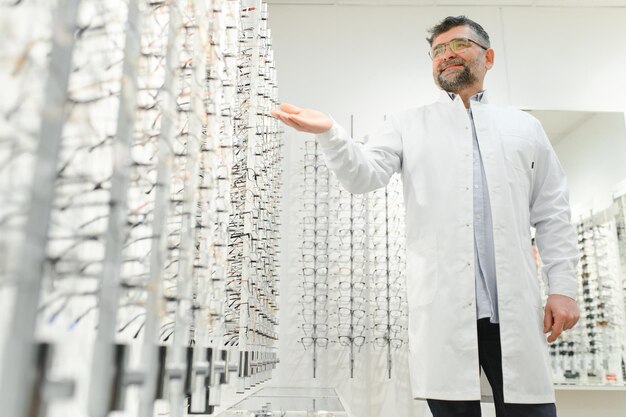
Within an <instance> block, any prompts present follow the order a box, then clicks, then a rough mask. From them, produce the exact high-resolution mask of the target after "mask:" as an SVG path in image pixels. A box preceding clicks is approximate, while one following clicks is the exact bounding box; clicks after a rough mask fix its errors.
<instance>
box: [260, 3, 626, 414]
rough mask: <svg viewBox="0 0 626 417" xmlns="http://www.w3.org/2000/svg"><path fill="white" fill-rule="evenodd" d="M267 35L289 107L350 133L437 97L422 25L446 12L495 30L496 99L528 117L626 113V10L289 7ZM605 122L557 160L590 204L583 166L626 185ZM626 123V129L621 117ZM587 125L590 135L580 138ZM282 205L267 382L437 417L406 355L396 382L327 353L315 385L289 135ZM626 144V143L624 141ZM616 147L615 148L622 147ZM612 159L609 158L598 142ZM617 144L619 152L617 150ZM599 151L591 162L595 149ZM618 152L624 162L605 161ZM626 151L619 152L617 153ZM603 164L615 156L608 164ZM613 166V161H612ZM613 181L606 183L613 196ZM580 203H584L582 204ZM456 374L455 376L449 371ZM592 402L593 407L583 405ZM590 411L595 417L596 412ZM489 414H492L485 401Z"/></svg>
mask: <svg viewBox="0 0 626 417" xmlns="http://www.w3.org/2000/svg"><path fill="white" fill-rule="evenodd" d="M269 11H270V27H272V38H273V39H274V49H275V57H276V62H277V68H278V69H279V72H278V76H279V83H280V96H281V100H282V101H284V102H291V103H294V104H296V105H299V106H305V107H311V108H316V109H319V110H322V111H324V112H327V113H329V114H331V115H332V116H333V118H334V119H335V120H336V121H337V122H338V123H340V124H342V125H344V126H345V127H346V128H348V127H349V121H350V115H354V133H355V136H356V137H362V136H364V135H365V134H367V133H370V132H373V131H375V129H376V128H377V126H378V125H379V124H380V123H381V122H382V120H383V118H384V116H385V115H386V114H389V113H392V112H394V111H398V110H401V109H404V108H407V107H413V106H419V105H424V104H427V103H429V102H432V101H433V100H435V99H436V98H437V97H438V94H439V92H438V90H437V89H436V87H435V86H434V85H433V81H432V75H431V62H430V59H429V58H428V55H427V50H428V49H427V43H426V42H425V40H424V38H425V37H426V35H427V33H426V31H427V29H428V28H429V27H431V26H432V25H433V24H435V23H436V22H437V21H439V20H441V19H442V18H444V17H445V16H448V15H459V14H466V15H467V16H469V17H470V18H472V19H475V20H476V21H478V22H480V23H481V24H482V25H483V26H484V27H485V29H486V30H487V31H488V32H489V33H490V35H491V38H492V46H493V48H494V49H495V51H496V65H495V67H494V69H493V70H492V71H490V73H489V74H488V77H487V83H486V88H487V90H488V91H489V97H490V101H491V102H494V103H498V104H503V105H511V106H514V107H517V108H521V109H543V110H584V111H594V112H606V111H613V112H615V111H616V112H620V113H621V114H624V113H623V112H624V110H626V96H625V95H624V94H623V92H624V91H626V78H625V77H623V75H622V74H623V68H624V67H626V55H624V54H623V53H622V52H621V51H620V49H619V47H618V46H617V45H618V44H619V42H618V41H617V40H619V39H623V38H624V37H626V26H624V25H623V22H624V21H626V8H573V7H567V8H548V7H502V8H498V7H454V8H451V7H404V6H394V7H381V6H336V5H335V6H324V5H283V4H272V3H271V2H270V7H269ZM618 120H619V117H617V118H615V120H613V119H611V120H605V118H604V115H601V114H600V115H598V116H597V118H596V117H594V118H592V119H590V120H589V121H588V123H587V124H588V126H583V128H584V129H583V130H582V131H583V132H585V131H586V132H594V141H592V142H590V141H587V142H586V144H585V145H584V146H578V144H577V142H580V141H582V139H577V138H576V137H575V136H576V134H573V135H572V137H570V138H566V139H565V140H563V141H562V145H561V146H559V147H557V152H559V153H562V154H563V156H562V158H563V165H564V168H565V170H566V172H567V173H568V175H570V176H571V180H570V181H571V185H572V191H573V192H572V196H573V198H574V199H576V201H579V200H580V201H581V202H584V201H586V200H587V199H589V198H591V199H593V196H590V197H589V198H588V197H587V196H586V195H585V194H586V193H587V191H586V190H587V188H586V187H587V186H586V185H585V180H586V178H588V176H589V175H591V174H589V173H587V172H586V171H585V170H587V169H594V168H597V166H598V164H599V165H603V164H604V168H603V169H605V171H606V172H603V173H602V174H598V175H600V176H599V177H598V178H600V177H601V178H602V179H603V180H608V179H610V180H612V179H613V178H620V177H621V178H626V175H623V172H622V171H621V170H622V169H623V165H624V164H620V158H622V159H621V160H624V156H626V154H624V153H621V152H622V150H623V149H624V143H623V142H619V140H620V139H619V138H618V137H617V136H614V135H613V134H612V133H610V132H609V133H606V134H604V135H598V131H597V129H598V128H601V127H603V126H604V128H605V129H604V131H607V132H608V131H609V130H610V129H609V127H610V126H613V125H615V126H617V124H618V123H619V121H618ZM621 123H622V126H624V121H623V119H622V122H621ZM585 129H587V130H585ZM285 130H286V132H285V142H286V143H285V163H286V165H285V175H284V184H285V185H284V186H285V197H284V201H283V209H284V217H283V218H284V221H283V225H282V228H283V233H282V236H283V241H282V258H281V265H282V267H281V315H280V340H279V355H280V360H281V363H280V364H279V366H278V369H277V370H276V371H275V374H274V378H273V379H272V380H271V381H270V382H269V384H270V385H272V386H304V387H306V386H316V387H335V388H337V391H338V393H339V394H340V396H341V397H342V399H343V401H344V404H345V406H346V407H347V408H348V410H349V411H350V412H351V414H352V415H353V416H354V417H384V416H391V415H393V416H398V417H409V416H411V417H419V416H430V413H429V412H428V410H427V407H426V406H425V403H424V402H422V401H413V400H410V389H409V381H408V370H407V369H408V366H407V360H408V359H407V354H406V352H400V353H399V354H397V355H396V356H395V357H394V361H395V362H394V370H393V378H392V379H391V380H388V379H387V378H386V365H385V361H384V358H383V356H382V354H380V353H378V352H376V351H373V350H372V351H370V350H368V349H367V348H364V349H363V350H362V351H361V352H359V354H358V355H357V360H356V370H355V378H354V379H350V378H349V369H348V367H347V356H346V352H345V350H341V349H338V348H335V347H332V346H331V347H330V348H329V349H328V350H323V349H322V350H320V355H319V357H318V374H317V377H316V378H315V379H313V378H312V362H311V356H312V355H311V353H310V351H304V349H303V347H302V345H300V344H299V343H298V342H297V341H298V340H299V338H300V337H302V336H303V334H302V333H301V331H300V329H298V325H299V324H300V320H299V316H298V314H297V313H298V312H299V311H300V308H301V307H300V305H299V304H298V297H299V294H300V289H299V288H298V284H299V282H300V280H301V277H300V276H299V269H300V265H299V252H298V250H299V249H298V248H299V246H300V244H299V241H300V237H299V236H298V235H297V230H298V229H299V223H298V215H299V213H298V212H297V207H298V196H299V195H301V189H300V188H299V187H300V184H301V170H302V169H301V166H302V154H303V140H304V139H306V138H308V137H310V135H305V134H301V133H297V132H295V131H293V130H292V129H290V128H286V129H285ZM621 140H622V141H626V139H625V138H624V137H622V138H621ZM615 141H617V142H619V144H617V145H616V143H617V142H615ZM598 143H602V144H603V145H602V148H603V149H604V150H607V151H609V152H608V153H606V154H605V155H604V156H602V154H601V150H600V149H599V148H598V146H597V144H598ZM614 146H619V147H620V148H619V152H620V153H619V154H618V153H617V152H615V149H614V148H613V147H614ZM591 149H593V151H592V154H594V155H595V151H596V150H597V151H598V153H597V156H593V162H592V160H590V159H589V158H590V150H591ZM611 154H614V155H618V156H614V157H609V155H611ZM622 155H623V156H622ZM607 158H608V159H607ZM607 161H609V162H607ZM611 186H612V184H608V185H606V188H610V187H611ZM581 204H582V203H581ZM449 377H450V378H454V375H450V376H449ZM557 403H558V404H559V409H560V410H561V412H560V414H559V415H560V416H561V417H583V416H584V417H588V416H590V415H602V416H605V417H613V416H614V417H617V416H623V412H624V411H623V410H625V409H626V395H624V391H622V392H593V391H575V392H572V391H559V392H558V393H557ZM585 405H588V406H589V407H587V406H585ZM590 410H593V412H592V413H591V414H590ZM483 415H484V416H486V417H490V416H493V415H494V414H493V411H492V410H491V406H490V405H485V406H484V412H483Z"/></svg>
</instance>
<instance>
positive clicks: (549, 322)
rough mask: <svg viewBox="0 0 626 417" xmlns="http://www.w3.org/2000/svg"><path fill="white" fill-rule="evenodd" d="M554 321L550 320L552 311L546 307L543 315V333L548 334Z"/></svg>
mask: <svg viewBox="0 0 626 417" xmlns="http://www.w3.org/2000/svg"><path fill="white" fill-rule="evenodd" d="M553 323H554V321H553V320H552V309H551V308H550V306H549V305H546V309H545V311H544V313H543V332H544V333H548V332H549V331H550V329H551V328H552V324H553Z"/></svg>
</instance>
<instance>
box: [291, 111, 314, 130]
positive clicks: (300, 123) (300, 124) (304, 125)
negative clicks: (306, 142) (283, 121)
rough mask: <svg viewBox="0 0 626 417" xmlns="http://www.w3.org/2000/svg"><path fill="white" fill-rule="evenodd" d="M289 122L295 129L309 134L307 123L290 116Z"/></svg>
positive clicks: (299, 118)
mask: <svg viewBox="0 0 626 417" xmlns="http://www.w3.org/2000/svg"><path fill="white" fill-rule="evenodd" d="M289 121H290V122H291V123H293V124H294V125H296V126H297V127H296V129H298V130H301V131H303V132H309V133H311V130H310V128H309V127H308V125H307V123H306V122H305V121H304V120H303V119H302V118H301V117H298V116H294V115H290V116H289Z"/></svg>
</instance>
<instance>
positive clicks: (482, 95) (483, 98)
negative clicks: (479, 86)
mask: <svg viewBox="0 0 626 417" xmlns="http://www.w3.org/2000/svg"><path fill="white" fill-rule="evenodd" d="M450 100H452V102H454V101H456V100H459V101H460V100H461V97H460V96H459V95H458V94H455V93H449V92H447V91H444V90H441V94H440V97H439V101H441V102H444V103H450ZM470 101H477V102H479V103H482V104H486V103H488V102H489V100H488V97H487V90H482V91H480V92H478V93H476V94H474V95H473V96H472V97H471V98H470Z"/></svg>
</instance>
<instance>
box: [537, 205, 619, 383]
mask: <svg viewBox="0 0 626 417" xmlns="http://www.w3.org/2000/svg"><path fill="white" fill-rule="evenodd" d="M623 201H624V197H623V196H618V197H615V199H614V204H613V206H612V207H609V208H607V209H606V210H604V211H602V212H593V213H592V212H590V213H589V214H588V215H586V216H581V218H580V219H579V221H578V223H577V224H576V230H577V233H578V249H579V251H580V260H579V263H578V283H579V284H578V297H577V300H576V301H577V303H578V306H579V308H580V319H579V321H578V323H577V324H576V326H574V328H572V329H571V330H569V331H567V332H564V333H563V334H562V335H561V337H560V338H559V339H558V340H557V341H556V342H554V343H552V344H550V355H551V359H552V371H553V375H554V382H555V384H557V385H581V386H623V385H624V379H625V378H626V368H625V363H626V317H625V311H624V310H625V306H626V302H625V295H624V294H626V291H625V289H624V285H625V282H626V280H625V279H624V272H625V271H626V269H625V268H624V264H623V259H625V257H626V256H625V253H626V251H624V248H625V247H626V245H624V233H623V230H624V222H625V220H624V219H625V217H624V210H623V207H624V206H623ZM533 250H534V251H535V259H536V262H537V267H538V268H540V267H541V259H540V258H539V256H538V253H537V248H536V245H534V243H533ZM538 270H539V269H538ZM539 281H540V285H541V287H542V289H543V294H544V304H545V300H546V299H547V286H546V285H545V283H544V280H543V278H542V277H539Z"/></svg>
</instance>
